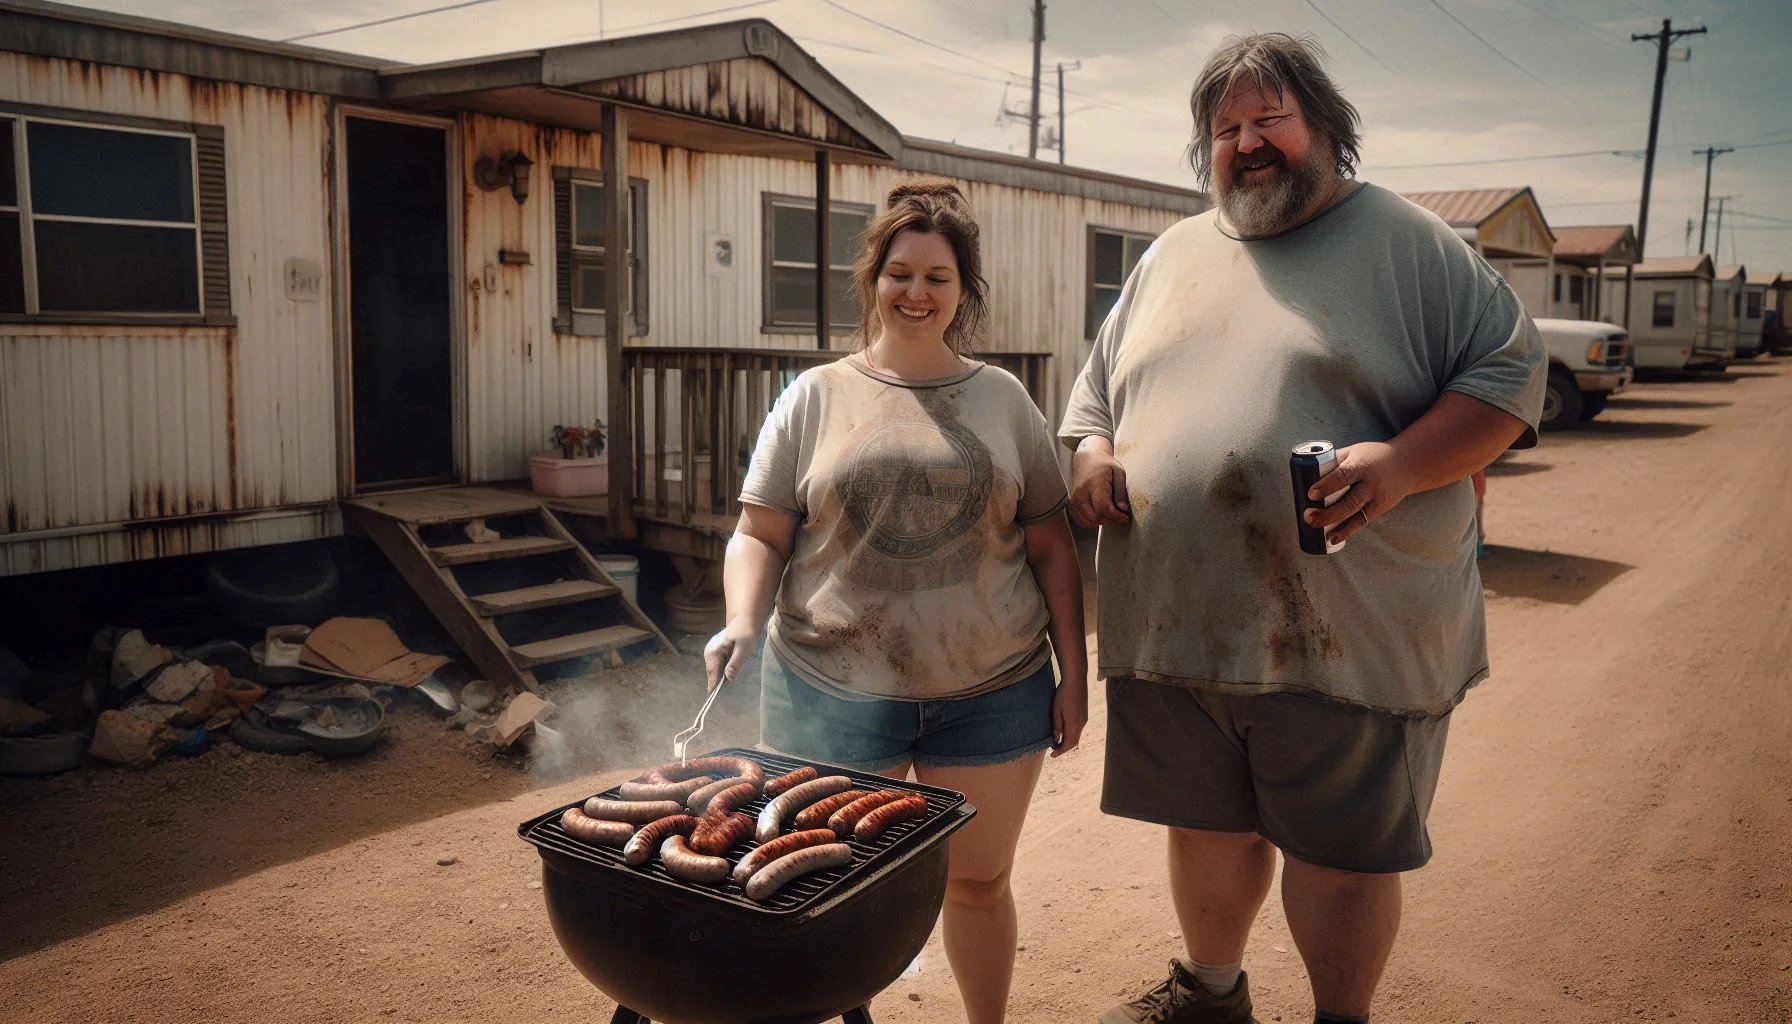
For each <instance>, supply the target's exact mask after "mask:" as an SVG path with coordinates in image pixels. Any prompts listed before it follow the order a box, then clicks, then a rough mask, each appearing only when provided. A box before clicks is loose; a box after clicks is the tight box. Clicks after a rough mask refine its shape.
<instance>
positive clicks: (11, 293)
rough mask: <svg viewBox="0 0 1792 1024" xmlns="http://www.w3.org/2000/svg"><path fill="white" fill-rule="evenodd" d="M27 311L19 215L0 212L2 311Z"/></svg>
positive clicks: (0, 307) (0, 296) (0, 293)
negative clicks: (20, 246)
mask: <svg viewBox="0 0 1792 1024" xmlns="http://www.w3.org/2000/svg"><path fill="white" fill-rule="evenodd" d="M23 312H25V260H24V257H23V255H22V254H21V253H20V250H19V215H18V214H16V213H0V313H23Z"/></svg>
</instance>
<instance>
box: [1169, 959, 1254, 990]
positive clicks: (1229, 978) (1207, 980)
mask: <svg viewBox="0 0 1792 1024" xmlns="http://www.w3.org/2000/svg"><path fill="white" fill-rule="evenodd" d="M1182 966H1183V967H1184V968H1186V969H1187V970H1188V973H1190V974H1192V975H1194V976H1195V980H1196V981H1198V982H1200V983H1201V984H1202V985H1204V986H1206V988H1207V991H1209V992H1212V993H1213V994H1214V995H1216V996H1225V995H1231V994H1232V990H1233V989H1234V988H1237V987H1238V976H1239V975H1240V974H1243V973H1244V963H1243V962H1242V961H1240V962H1239V963H1235V964H1204V963H1201V962H1199V961H1197V960H1189V959H1187V958H1183V960H1182Z"/></svg>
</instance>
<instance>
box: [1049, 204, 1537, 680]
mask: <svg viewBox="0 0 1792 1024" xmlns="http://www.w3.org/2000/svg"><path fill="white" fill-rule="evenodd" d="M1544 374H1545V355H1544V351H1543V346H1542V342H1541V339H1540V338H1539V337H1538V335H1537V329H1536V327H1535V326H1533V325H1532V323H1531V320H1530V317H1528V316H1526V315H1525V312H1524V308H1523V306H1522V305H1520V303H1519V301H1518V296H1517V295H1515V294H1514V293H1513V291H1512V289H1511V288H1510V287H1509V286H1508V285H1507V284H1506V282H1505V281H1504V280H1502V279H1501V278H1500V276H1499V274H1498V273H1496V272H1495V271H1494V270H1493V268H1492V267H1490V266H1488V264H1487V263H1486V262H1485V261H1484V260H1482V259H1481V258H1480V257H1479V256H1477V255H1476V254H1475V252H1474V250H1472V249H1470V248H1469V247H1468V245H1467V244H1466V243H1464V242H1463V241H1462V240H1461V239H1460V238H1458V237H1457V236H1456V234H1455V232H1454V231H1452V230H1451V229H1450V227H1449V226H1448V225H1447V224H1445V223H1444V222H1443V221H1442V220H1439V219H1438V218H1437V217H1436V216H1433V215H1432V214H1430V213H1428V212H1426V211H1424V210H1422V209H1420V208H1419V207H1417V206H1414V205H1413V204H1412V203H1409V202H1407V201H1406V200H1405V199H1402V198H1400V197H1399V196H1397V195H1395V194H1393V193H1391V192H1388V191H1386V190H1384V189H1380V188H1376V187H1375V186H1373V185H1363V186H1361V187H1360V188H1358V189H1357V190H1356V191H1355V192H1354V193H1352V194H1351V195H1349V196H1348V197H1346V198H1344V199H1343V200H1341V201H1340V202H1339V203H1338V204H1337V205H1335V206H1333V207H1332V208H1331V209H1329V210H1327V211H1325V212H1324V213H1322V214H1321V215H1320V216H1318V217H1316V218H1315V219H1313V220H1311V221H1309V222H1308V223H1306V224H1304V225H1302V226H1300V227H1298V228H1295V229H1294V230H1292V231H1289V232H1287V233H1285V234H1281V235H1277V236H1275V237H1273V238H1264V239H1257V240H1251V241H1244V240H1240V239H1237V238H1233V237H1230V236H1228V234H1227V233H1226V232H1225V231H1224V230H1223V225H1222V224H1221V223H1220V222H1219V221H1218V220H1217V219H1216V215H1215V214H1214V213H1213V212H1212V211H1209V212H1208V213H1204V214H1201V215H1200V216H1197V217H1191V218H1189V219H1188V220H1185V221H1182V222H1181V223H1180V224H1177V225H1176V226H1174V227H1172V228H1171V229H1170V230H1168V231H1166V232H1164V234H1163V235H1162V237H1160V238H1158V240H1157V241H1156V242H1155V243H1154V244H1153V245H1152V246H1151V248H1150V250H1148V251H1147V252H1146V254H1145V256H1144V258H1143V259H1142V260H1141V261H1140V262H1139V265H1138V267H1137V268H1136V269H1135V270H1134V271H1133V274H1132V277H1131V279H1130V280H1129V281H1128V282H1127V284H1126V288H1125V290H1124V292H1122V294H1121V297H1120V301H1119V303H1118V304H1117V305H1116V306H1115V307H1114V311H1113V313H1112V314H1111V315H1110V316H1109V317H1108V320H1107V323H1106V324H1105V325H1103V327H1102V329H1101V333H1100V336H1099V337H1098V339H1097V341H1096V343H1095V349H1094V351H1093V353H1092V354H1091V355H1090V356H1089V363H1088V365H1087V367H1085V368H1084V370H1083V373H1082V376H1081V377H1080V378H1079V379H1078V381H1077V384H1076V388H1075V391H1074V393H1073V394H1072V395H1071V399H1070V404H1069V408H1068V409H1067V410H1066V411H1065V413H1064V421H1063V424H1062V425H1061V426H1060V428H1059V434H1060V436H1061V437H1063V438H1064V439H1065V441H1067V442H1068V443H1071V444H1075V443H1076V441H1077V440H1078V439H1080V438H1083V437H1087V436H1089V435H1092V434H1093V435H1100V436H1102V437H1106V438H1109V439H1110V440H1112V441H1113V444H1114V453H1115V456H1116V457H1117V458H1118V459H1119V461H1120V463H1121V465H1122V466H1124V467H1125V469H1126V483H1127V489H1128V493H1129V497H1130V498H1131V500H1132V512H1133V519H1132V523H1131V524H1130V525H1128V526H1122V527H1102V530H1101V539H1100V542H1099V544H1098V547H1097V552H1096V566H1097V571H1096V579H1097V589H1098V593H1099V602H1098V603H1099V618H1098V630H1099V647H1100V664H1101V671H1102V672H1103V674H1105V675H1121V676H1134V677H1138V678H1143V679H1150V680H1154V681H1157V682H1167V683H1177V684H1185V685H1190V686H1197V687H1203V688H1207V689H1214V690H1221V691H1227V692H1233V693H1247V694H1249V693H1268V692H1277V691H1282V692H1300V693H1307V694H1313V695H1318V696H1323V697H1328V698H1332V699H1335V700H1340V701H1346V702H1350V703H1354V704H1360V705H1365V706H1368V707H1372V708H1377V709H1381V710H1387V711H1393V712H1401V713H1409V714H1415V715H1435V714H1442V713H1444V712H1447V711H1448V710H1450V708H1452V707H1453V706H1454V705H1455V704H1456V702H1457V701H1459V700H1461V698H1462V695H1463V694H1464V692H1465V691H1466V690H1467V689H1468V688H1469V687H1470V686H1471V685H1473V684H1474V683H1476V682H1478V681H1480V680H1481V679H1482V678H1483V677H1485V676H1486V675H1487V670H1488V666H1487V628H1486V617H1485V614H1484V610H1483V604H1482V595H1481V579H1480V575H1479V572H1478V570H1477V566H1476V564H1475V556H1474V552H1475V496H1474V492H1473V488H1472V486H1471V485H1470V483H1469V482H1468V481H1467V480H1462V481H1458V482H1457V483H1454V484H1451V485H1450V486H1447V487H1441V488H1438V489H1436V490H1432V491H1427V492H1425V493H1422V494H1414V495H1412V496H1411V497H1409V498H1407V499H1406V500H1405V501H1403V502H1401V503H1400V505H1399V506H1397V507H1396V508H1394V509H1393V510H1392V511H1391V512H1388V513H1387V514H1386V515H1385V516H1382V517H1380V518H1378V519H1377V520H1376V521H1375V523H1374V525H1372V526H1370V527H1369V528H1368V529H1366V530H1361V531H1359V532H1358V533H1356V534H1355V535H1354V536H1352V537H1351V538H1350V540H1349V542H1348V543H1347V544H1346V546H1345V547H1344V549H1343V550H1342V551H1339V552H1338V553H1336V554H1333V555H1308V554H1305V553H1303V552H1302V551H1301V550H1300V545H1299V538H1298V533H1297V527H1296V523H1295V518H1294V517H1295V512H1294V493H1293V491H1294V488H1293V484H1292V482H1291V481H1290V479H1289V473H1288V459H1289V454H1290V452H1291V450H1292V449H1293V448H1294V446H1295V445H1297V444H1299V443H1301V442H1302V441H1306V440H1311V439H1322V440H1328V441H1331V442H1333V443H1335V444H1336V445H1338V446H1339V447H1340V448H1341V447H1344V446H1345V445H1351V444H1356V443H1357V442H1359V441H1386V440H1387V439H1389V438H1391V437H1393V436H1394V435H1396V434H1398V433H1400V432H1401V431H1402V430H1405V429H1406V428H1407V427H1409V426H1411V425H1412V423H1413V422H1414V421H1415V420H1417V419H1418V418H1419V417H1420V416H1422V415H1424V414H1425V412H1426V411H1427V410H1429V409H1430V408H1431V407H1432V405H1434V404H1435V403H1436V402H1437V400H1438V396H1440V395H1442V394H1443V393H1444V392H1446V391H1455V392H1459V393H1461V394H1464V395H1467V396H1469V397H1471V398H1474V399H1477V400H1479V401H1482V402H1485V403H1487V404H1489V405H1492V406H1494V407H1495V408H1497V409H1500V410H1503V411H1505V412H1507V413H1509V414H1511V415H1512V416H1514V417H1516V418H1517V419H1520V420H1523V421H1524V422H1525V423H1526V424H1527V425H1528V426H1529V427H1531V428H1532V429H1530V430H1527V431H1526V432H1525V433H1526V437H1525V438H1523V439H1521V441H1520V442H1519V445H1518V446H1519V447H1528V446H1529V445H1530V444H1534V443H1535V438H1536V435H1535V432H1534V428H1535V427H1536V424H1537V419H1538V416H1539V415H1540V414H1541V412H1542V409H1543V382H1544Z"/></svg>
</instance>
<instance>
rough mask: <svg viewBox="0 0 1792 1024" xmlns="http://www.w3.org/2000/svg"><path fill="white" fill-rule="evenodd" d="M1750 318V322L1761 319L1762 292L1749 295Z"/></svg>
mask: <svg viewBox="0 0 1792 1024" xmlns="http://www.w3.org/2000/svg"><path fill="white" fill-rule="evenodd" d="M1748 318H1749V319H1750V320H1759V319H1761V293H1760V292H1749V293H1748Z"/></svg>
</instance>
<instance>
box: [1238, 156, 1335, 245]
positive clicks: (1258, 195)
mask: <svg viewBox="0 0 1792 1024" xmlns="http://www.w3.org/2000/svg"><path fill="white" fill-rule="evenodd" d="M1266 145H1267V144H1266ZM1269 148H1271V150H1272V151H1273V152H1275V154H1276V155H1277V156H1278V157H1280V159H1279V160H1278V161H1277V162H1275V163H1273V164H1271V165H1270V166H1273V167H1278V168H1280V173H1278V174H1276V175H1275V176H1274V177H1273V178H1271V179H1269V180H1268V181H1262V182H1246V181H1244V180H1242V177H1243V173H1244V172H1243V169H1242V168H1240V167H1239V162H1240V159H1241V158H1239V157H1237V156H1234V157H1233V160H1232V169H1231V172H1230V175H1229V177H1230V179H1231V180H1228V178H1227V177H1222V178H1221V179H1220V180H1219V181H1218V182H1217V184H1218V188H1217V189H1216V190H1215V191H1216V192H1217V193H1218V196H1219V204H1220V212H1221V213H1223V214H1225V215H1226V221H1227V223H1229V224H1231V225H1232V228H1233V230H1235V231H1237V232H1238V233H1239V234H1241V235H1246V236H1265V235H1276V234H1280V233H1281V232H1283V231H1285V230H1287V229H1288V227H1289V226H1290V225H1291V224H1293V223H1294V222H1295V221H1296V220H1297V219H1298V218H1299V217H1300V215H1301V214H1302V213H1304V212H1305V211H1306V209H1307V206H1308V205H1309V204H1311V203H1312V202H1313V197H1314V196H1317V195H1318V194H1319V190H1320V188H1321V187H1323V186H1324V184H1325V177H1326V175H1325V159H1326V154H1325V149H1324V147H1323V146H1314V147H1312V148H1310V149H1308V150H1307V158H1306V160H1305V162H1303V163H1301V164H1293V163H1290V162H1289V161H1288V159H1287V157H1285V156H1282V154H1281V152H1280V151H1279V150H1274V149H1273V147H1269ZM1256 155H1257V154H1252V156H1256Z"/></svg>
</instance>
